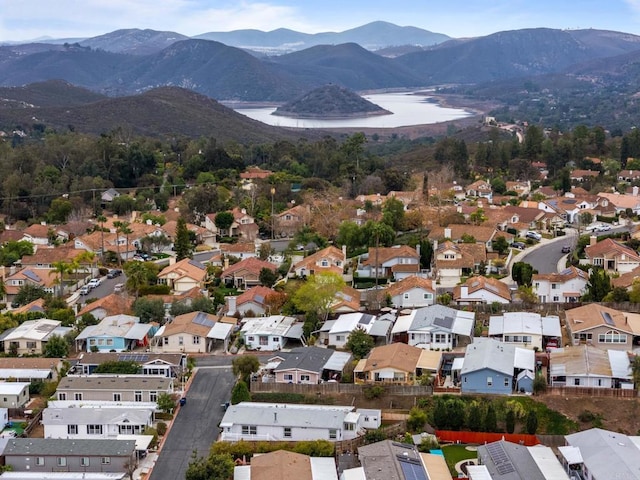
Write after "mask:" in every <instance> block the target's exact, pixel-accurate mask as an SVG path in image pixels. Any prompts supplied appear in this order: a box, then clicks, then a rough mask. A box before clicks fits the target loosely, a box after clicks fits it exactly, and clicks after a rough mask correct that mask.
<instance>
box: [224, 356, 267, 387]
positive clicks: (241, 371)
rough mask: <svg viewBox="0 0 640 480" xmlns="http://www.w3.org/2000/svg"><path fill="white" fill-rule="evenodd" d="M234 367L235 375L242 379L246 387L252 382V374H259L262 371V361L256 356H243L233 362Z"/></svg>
mask: <svg viewBox="0 0 640 480" xmlns="http://www.w3.org/2000/svg"><path fill="white" fill-rule="evenodd" d="M231 365H232V367H233V374H234V375H235V376H236V377H240V380H242V381H243V382H244V383H245V384H246V385H249V382H250V380H251V374H252V373H255V372H257V371H258V370H259V369H260V360H258V357H256V356H255V355H242V356H241V357H236V358H234V359H233V361H232V362H231Z"/></svg>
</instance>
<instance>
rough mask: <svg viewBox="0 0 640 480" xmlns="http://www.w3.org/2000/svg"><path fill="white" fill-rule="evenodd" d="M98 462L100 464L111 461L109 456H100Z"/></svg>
mask: <svg viewBox="0 0 640 480" xmlns="http://www.w3.org/2000/svg"><path fill="white" fill-rule="evenodd" d="M100 463H101V464H102V465H109V464H110V463H111V457H102V458H101V459H100Z"/></svg>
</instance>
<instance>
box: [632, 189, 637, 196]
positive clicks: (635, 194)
mask: <svg viewBox="0 0 640 480" xmlns="http://www.w3.org/2000/svg"><path fill="white" fill-rule="evenodd" d="M631 191H632V192H633V196H634V197H637V196H638V187H633V188H632V189H631Z"/></svg>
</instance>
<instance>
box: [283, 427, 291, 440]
mask: <svg viewBox="0 0 640 480" xmlns="http://www.w3.org/2000/svg"><path fill="white" fill-rule="evenodd" d="M282 436H283V437H284V438H291V427H284V433H283V434H282Z"/></svg>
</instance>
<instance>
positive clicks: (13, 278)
mask: <svg viewBox="0 0 640 480" xmlns="http://www.w3.org/2000/svg"><path fill="white" fill-rule="evenodd" d="M58 282H59V277H58V275H56V274H55V273H54V272H53V270H51V269H49V268H31V267H29V268H23V269H22V270H18V271H17V272H15V273H13V274H10V275H8V276H7V277H6V278H5V280H4V285H5V290H6V296H7V300H8V301H9V302H11V301H13V299H14V298H15V296H16V295H17V294H18V292H19V291H20V289H21V288H22V287H24V286H25V285H31V286H34V287H40V288H42V289H43V290H44V291H45V292H47V293H50V294H55V293H56V291H57V290H58V286H57V285H58Z"/></svg>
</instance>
